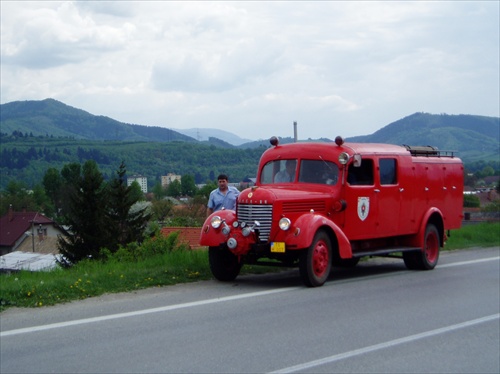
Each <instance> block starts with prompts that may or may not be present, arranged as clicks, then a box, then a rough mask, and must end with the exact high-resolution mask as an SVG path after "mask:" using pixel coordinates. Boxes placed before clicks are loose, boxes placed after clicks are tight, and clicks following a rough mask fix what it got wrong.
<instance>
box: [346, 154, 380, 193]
mask: <svg viewBox="0 0 500 374" xmlns="http://www.w3.org/2000/svg"><path fill="white" fill-rule="evenodd" d="M347 182H348V183H349V184H350V185H352V186H371V185H373V183H374V178H373V160H370V159H365V158H364V159H363V161H362V162H361V166H359V167H354V165H353V164H351V165H349V169H348V171H347Z"/></svg>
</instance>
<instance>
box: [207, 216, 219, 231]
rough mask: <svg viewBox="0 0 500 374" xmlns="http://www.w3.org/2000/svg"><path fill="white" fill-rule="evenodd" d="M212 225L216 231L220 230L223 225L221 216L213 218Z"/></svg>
mask: <svg viewBox="0 0 500 374" xmlns="http://www.w3.org/2000/svg"><path fill="white" fill-rule="evenodd" d="M210 225H212V227H213V228H214V229H218V228H219V227H220V225H222V219H221V218H220V217H219V216H213V217H212V219H211V220H210Z"/></svg>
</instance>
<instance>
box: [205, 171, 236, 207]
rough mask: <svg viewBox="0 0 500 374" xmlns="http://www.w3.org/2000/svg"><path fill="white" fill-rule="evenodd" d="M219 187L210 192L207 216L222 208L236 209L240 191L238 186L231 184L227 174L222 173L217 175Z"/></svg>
mask: <svg viewBox="0 0 500 374" xmlns="http://www.w3.org/2000/svg"><path fill="white" fill-rule="evenodd" d="M217 181H218V184H219V188H216V189H215V190H213V191H212V192H210V197H209V198H208V204H207V208H208V209H207V217H208V216H209V215H210V214H212V213H213V212H216V211H218V210H221V209H231V210H235V209H236V200H237V199H238V195H239V194H240V191H238V189H237V188H236V187H233V186H229V184H228V183H229V180H228V178H227V175H225V174H221V175H219V176H218V177H217Z"/></svg>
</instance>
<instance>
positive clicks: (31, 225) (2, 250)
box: [0, 206, 63, 255]
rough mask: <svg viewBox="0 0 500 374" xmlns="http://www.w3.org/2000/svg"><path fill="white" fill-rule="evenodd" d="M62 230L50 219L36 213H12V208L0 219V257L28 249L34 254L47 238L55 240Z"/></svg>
mask: <svg viewBox="0 0 500 374" xmlns="http://www.w3.org/2000/svg"><path fill="white" fill-rule="evenodd" d="M62 232H63V229H62V228H61V227H60V226H59V225H57V224H56V223H55V222H54V221H52V220H51V219H50V218H47V217H45V216H44V215H43V214H41V213H38V212H26V211H23V212H14V211H13V209H12V206H11V207H10V208H9V211H8V213H7V214H5V215H4V216H3V217H1V218H0V255H5V254H7V253H10V252H13V251H16V250H19V249H20V247H21V246H22V247H23V248H30V250H31V251H33V252H36V249H37V247H39V245H40V243H42V242H44V241H45V240H46V239H47V238H57V236H58V235H59V234H61V233H62ZM29 244H31V245H29Z"/></svg>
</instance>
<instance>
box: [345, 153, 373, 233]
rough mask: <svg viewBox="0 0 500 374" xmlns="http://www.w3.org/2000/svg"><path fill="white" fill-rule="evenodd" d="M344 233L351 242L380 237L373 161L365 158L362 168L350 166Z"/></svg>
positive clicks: (346, 192)
mask: <svg viewBox="0 0 500 374" xmlns="http://www.w3.org/2000/svg"><path fill="white" fill-rule="evenodd" d="M345 199H346V201H347V209H346V210H345V223H344V225H345V226H344V232H345V233H346V235H347V237H348V238H349V239H350V240H361V239H366V238H374V237H378V236H379V234H378V225H379V219H378V214H379V212H378V206H377V204H376V199H377V196H376V192H375V173H374V162H373V160H372V159H369V158H363V160H362V162H361V166H359V167H354V166H353V164H350V165H349V167H348V170H347V183H346V186H345Z"/></svg>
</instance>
